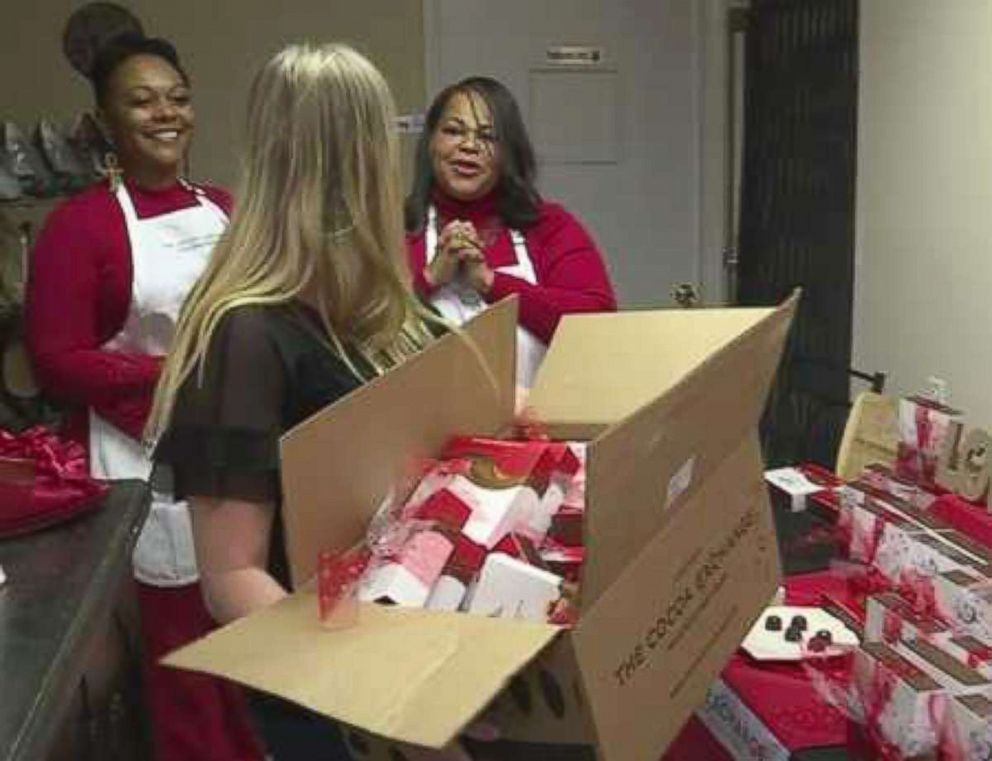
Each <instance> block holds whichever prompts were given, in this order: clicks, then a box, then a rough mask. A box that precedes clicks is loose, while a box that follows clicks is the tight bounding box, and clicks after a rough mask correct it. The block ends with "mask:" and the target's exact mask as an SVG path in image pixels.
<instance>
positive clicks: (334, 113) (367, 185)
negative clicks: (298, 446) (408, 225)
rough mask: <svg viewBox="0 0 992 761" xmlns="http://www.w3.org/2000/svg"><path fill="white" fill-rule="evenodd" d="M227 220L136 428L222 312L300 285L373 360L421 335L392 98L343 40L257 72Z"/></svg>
mask: <svg viewBox="0 0 992 761" xmlns="http://www.w3.org/2000/svg"><path fill="white" fill-rule="evenodd" d="M248 115H249V119H248V142H247V151H246V157H245V163H244V168H243V173H242V178H241V183H240V187H239V192H238V205H237V208H236V209H235V212H234V214H233V217H232V219H231V225H230V227H229V228H228V230H227V231H226V232H225V234H224V235H223V237H222V238H221V240H220V241H219V242H218V244H217V246H216V248H215V249H214V251H213V254H212V255H211V258H210V261H209V263H208V265H207V267H206V270H205V271H204V273H203V276H202V277H201V278H200V280H199V281H198V283H197V284H196V286H195V287H194V288H193V290H192V291H191V292H190V294H189V296H188V298H187V300H186V303H185V304H184V305H183V309H182V313H181V315H180V317H179V322H178V325H177V328H176V336H175V339H174V343H173V347H172V351H171V353H170V354H169V357H168V358H167V360H166V362H165V366H164V368H163V370H162V376H161V378H160V380H159V384H158V388H157V391H156V394H155V401H154V404H153V406H152V411H151V415H150V417H149V422H148V427H147V430H146V433H147V435H148V438H150V439H152V440H154V439H155V438H157V437H158V436H159V435H160V434H161V432H162V431H163V430H164V428H165V427H166V426H167V424H168V421H169V418H170V416H171V413H172V408H173V405H174V402H175V398H176V393H177V391H178V389H179V387H180V386H181V385H182V384H183V383H184V382H185V381H186V379H187V378H189V377H190V375H191V374H192V373H193V372H194V371H195V370H197V369H199V372H200V373H202V369H203V362H204V360H205V357H206V353H207V348H208V346H209V345H210V340H211V337H212V336H213V334H214V332H215V330H216V329H217V326H218V324H219V323H220V321H221V320H222V318H223V317H224V315H226V314H227V313H228V312H229V311H231V310H232V309H234V308H236V307H239V306H243V305H246V304H280V303H286V302H290V301H292V300H293V299H297V298H300V297H304V296H305V297H306V298H307V300H308V301H309V302H311V303H313V304H315V305H316V306H317V309H318V312H319V314H320V317H321V321H322V323H323V327H324V329H325V330H326V333H327V340H328V343H329V344H330V346H331V347H332V348H333V349H334V350H335V351H336V352H337V353H338V355H339V356H340V357H341V358H342V359H343V360H344V361H345V362H347V363H348V364H349V366H350V367H351V369H352V371H353V372H355V373H356V374H358V370H357V369H356V368H355V366H354V365H353V364H352V362H351V359H350V358H349V352H348V351H346V350H345V346H346V345H347V346H348V347H349V349H350V350H351V351H354V352H355V353H357V354H358V355H359V356H361V357H362V358H363V359H364V360H365V361H366V362H367V363H368V364H369V365H370V366H371V367H372V368H374V369H375V370H376V371H377V372H382V371H384V370H385V369H388V368H389V367H391V366H393V365H395V364H396V363H398V362H400V361H402V360H403V359H404V358H406V357H408V356H410V355H411V354H414V353H415V352H417V351H418V350H420V349H421V348H423V346H424V345H425V344H426V343H427V342H428V341H429V340H430V333H429V331H428V330H427V328H426V324H425V323H426V322H430V321H431V320H432V319H434V318H433V316H432V314H431V312H430V311H429V310H427V309H425V308H424V307H423V306H422V305H421V304H420V303H419V302H418V301H417V300H416V298H415V297H414V296H413V293H412V290H411V285H410V276H409V271H408V268H407V265H406V252H405V241H404V237H403V214H402V195H401V185H400V182H401V181H400V170H399V146H398V138H397V135H396V128H395V122H396V108H395V106H394V104H393V98H392V95H391V94H390V91H389V88H388V86H387V85H386V82H385V80H384V79H383V77H382V75H381V74H380V73H379V71H378V70H377V69H376V68H375V67H374V66H373V65H372V64H371V63H370V62H369V61H368V60H366V59H365V58H364V57H362V56H361V55H359V54H358V53H356V52H355V51H354V50H352V49H351V48H349V47H347V46H345V45H340V44H331V45H323V46H319V47H318V46H312V45H292V46H290V47H287V48H286V49H284V50H283V51H282V52H280V53H278V54H277V55H276V56H275V57H274V58H273V59H272V60H270V61H269V62H268V63H267V64H266V65H265V66H264V67H263V68H262V70H261V71H260V72H259V73H258V75H257V76H256V78H255V82H254V84H253V85H252V89H251V95H250V98H249V106H248Z"/></svg>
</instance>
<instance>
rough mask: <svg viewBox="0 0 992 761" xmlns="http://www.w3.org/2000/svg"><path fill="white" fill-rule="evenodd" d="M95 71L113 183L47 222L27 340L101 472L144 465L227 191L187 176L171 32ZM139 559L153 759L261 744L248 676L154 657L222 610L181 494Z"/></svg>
mask: <svg viewBox="0 0 992 761" xmlns="http://www.w3.org/2000/svg"><path fill="white" fill-rule="evenodd" d="M91 79H92V82H93V88H94V91H95V95H96V102H97V107H98V113H99V116H100V119H101V121H102V123H103V125H104V126H105V128H106V130H107V133H108V137H109V140H110V142H111V144H112V146H113V155H115V156H116V165H115V166H114V169H113V171H111V172H110V178H109V181H108V182H106V183H100V184H98V185H95V186H93V187H91V188H89V189H88V190H85V191H83V192H82V193H80V194H79V195H77V196H75V197H73V198H71V199H69V200H68V201H66V202H65V203H63V204H62V205H61V206H59V207H58V208H57V209H55V210H54V211H53V212H52V214H51V215H50V216H49V218H48V220H47V221H46V223H45V227H44V229H43V231H42V233H41V235H40V237H39V239H38V242H37V245H36V246H35V249H34V251H33V254H32V259H31V267H30V275H29V279H28V287H27V295H26V305H25V311H26V334H27V335H26V339H27V345H28V350H29V352H30V354H31V358H32V362H33V365H34V369H35V374H36V376H37V379H38V381H39V382H40V385H41V386H42V388H44V389H45V391H46V392H47V393H48V394H50V395H51V396H53V397H56V398H58V399H60V400H61V401H62V402H64V403H65V404H66V405H68V406H69V408H70V414H69V419H68V421H67V431H66V434H67V435H68V436H70V437H72V438H74V439H76V440H78V441H80V442H82V443H84V444H85V445H86V446H87V448H88V450H89V454H90V469H91V471H92V473H93V474H94V475H95V476H97V477H100V478H107V479H123V478H140V479H146V478H147V477H148V475H149V472H150V468H151V465H150V460H149V458H148V456H147V454H146V451H145V449H144V447H143V446H142V443H141V437H142V430H143V428H144V426H145V418H146V417H147V415H148V411H149V407H150V404H151V400H152V395H153V392H154V389H155V384H156V382H157V380H158V375H159V370H160V368H161V364H162V359H163V356H164V354H165V353H166V351H167V350H168V348H169V344H170V342H171V339H172V333H173V329H174V323H175V320H176V317H177V315H178V311H179V307H180V305H181V304H182V302H183V299H185V297H186V294H187V292H188V291H189V289H190V288H191V287H192V285H193V283H194V282H195V281H196V279H197V278H198V277H199V275H200V273H201V271H202V270H203V267H204V266H205V264H206V261H207V258H208V256H209V255H210V251H211V250H212V249H213V245H214V243H215V242H216V240H217V239H218V238H219V237H220V235H221V234H222V233H223V231H224V229H225V228H226V227H227V218H228V215H229V213H230V210H231V198H230V196H229V195H228V194H227V193H226V192H225V191H223V190H221V189H219V188H214V187H210V186H199V185H193V184H192V183H190V182H187V181H186V180H184V179H182V178H181V177H180V170H181V167H182V165H183V163H184V161H185V158H186V153H187V150H188V148H189V144H190V140H191V138H192V135H193V108H192V105H191V102H190V87H189V78H188V77H187V75H186V73H185V72H184V71H183V69H182V66H181V65H180V62H179V58H178V56H177V54H176V51H175V49H174V48H173V47H172V45H171V44H169V43H168V42H166V41H164V40H160V39H148V38H144V37H136V36H125V37H119V38H116V39H115V40H113V41H111V42H110V43H109V44H108V45H107V46H106V47H105V48H103V49H102V50H101V51H100V52H99V54H98V55H97V57H96V59H95V62H94V65H93V69H92V71H91ZM133 561H134V574H135V577H136V578H137V581H138V584H137V586H138V601H139V605H140V611H141V623H142V632H143V636H144V644H145V647H144V654H145V657H146V662H145V664H144V666H145V674H144V684H145V687H146V696H147V701H148V708H149V712H150V714H151V724H152V730H153V739H154V741H155V751H156V755H155V757H156V759H158V761H173V760H175V761H180V760H181V761H196V760H197V759H203V760H204V761H206V759H224V760H227V759H230V760H231V761H234V760H238V761H241V760H244V761H248V760H251V761H255V759H258V758H260V753H259V752H258V749H257V748H258V746H257V742H256V740H255V738H254V733H253V731H252V729H251V726H250V725H249V723H248V720H247V710H246V707H245V706H244V704H243V698H242V697H241V693H240V691H238V690H237V689H236V688H234V687H233V686H231V685H228V684H226V683H223V682H220V681H219V680H213V679H211V678H208V677H203V676H198V675H191V674H185V673H182V672H179V671H174V670H171V669H166V668H164V667H162V666H160V665H158V664H157V660H158V659H159V658H160V657H161V656H162V655H164V654H165V653H167V652H169V651H171V650H173V649H175V648H176V647H178V646H180V645H183V644H185V643H187V642H189V641H191V640H193V639H195V638H197V637H199V636H201V635H203V634H205V633H206V632H207V631H209V630H210V628H211V627H212V625H213V624H212V621H211V620H210V618H209V616H208V615H207V613H206V610H205V609H204V607H203V603H202V600H201V596H200V591H199V585H198V581H197V569H196V561H195V557H194V554H193V543H192V534H191V530H190V518H189V513H188V510H187V507H186V504H185V503H183V502H176V501H174V500H173V499H172V498H171V497H170V496H169V495H167V494H161V493H157V492H156V493H153V496H152V504H151V511H150V514H149V517H148V519H147V521H146V523H145V526H144V528H143V529H142V532H141V535H140V537H139V538H138V542H137V545H136V547H135V552H134V557H133Z"/></svg>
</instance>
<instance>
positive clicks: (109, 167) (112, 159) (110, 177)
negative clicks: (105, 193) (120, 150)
mask: <svg viewBox="0 0 992 761" xmlns="http://www.w3.org/2000/svg"><path fill="white" fill-rule="evenodd" d="M103 167H104V169H103V170H104V172H105V173H106V175H107V182H108V184H109V185H110V192H111V193H116V192H117V191H118V189H119V188H120V186H121V182H122V180H123V179H124V170H123V169H121V165H120V163H119V162H118V161H117V154H116V153H114V151H113V150H109V151H107V152H106V153H105V154H104V155H103Z"/></svg>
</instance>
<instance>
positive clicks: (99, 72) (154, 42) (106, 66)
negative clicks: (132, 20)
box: [90, 33, 189, 107]
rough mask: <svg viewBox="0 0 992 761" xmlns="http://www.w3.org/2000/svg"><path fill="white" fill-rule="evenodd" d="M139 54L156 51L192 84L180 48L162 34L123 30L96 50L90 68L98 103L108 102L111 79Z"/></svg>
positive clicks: (101, 104)
mask: <svg viewBox="0 0 992 761" xmlns="http://www.w3.org/2000/svg"><path fill="white" fill-rule="evenodd" d="M136 55H152V56H156V57H158V58H161V59H162V60H164V61H165V62H166V63H168V64H169V65H170V66H171V67H172V68H173V69H175V70H176V71H177V72H178V73H179V76H180V77H182V80H183V82H184V83H186V84H187V85H188V84H189V76H188V75H187V74H186V70H185V69H183V66H182V64H181V63H180V62H179V54H178V53H177V52H176V48H175V47H174V46H173V45H172V43H171V42H169V41H168V40H164V39H162V38H161V37H144V36H142V35H138V34H131V33H127V34H122V35H119V36H117V37H114V38H113V39H111V40H110V41H109V42H107V43H106V44H105V45H104V46H103V47H101V48H100V51H99V52H98V53H97V54H96V58H95V59H94V61H93V68H92V69H91V70H90V82H92V83H93V96H94V97H95V98H96V103H97V105H98V106H101V107H103V106H105V105H106V100H107V94H108V91H109V89H110V80H111V77H113V75H114V72H115V71H117V68H118V67H119V66H120V65H121V64H123V63H124V62H125V61H127V60H128V59H130V58H133V57H134V56H136Z"/></svg>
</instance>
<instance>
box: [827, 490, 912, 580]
mask: <svg viewBox="0 0 992 761" xmlns="http://www.w3.org/2000/svg"><path fill="white" fill-rule="evenodd" d="M841 506H842V507H841V512H840V516H839V519H838V527H839V528H840V530H841V532H842V534H843V535H844V536H845V541H846V544H847V552H848V557H849V558H850V559H851V560H854V561H857V562H860V563H864V564H865V565H869V566H872V567H874V568H876V569H877V570H878V571H879V572H880V573H881V574H882V575H883V576H884V577H885V578H886V579H888V580H889V581H891V582H893V583H895V582H898V581H899V578H900V576H901V574H902V572H903V570H904V569H905V568H907V567H909V566H910V561H911V553H912V552H913V544H912V538H913V536H915V535H919V534H921V533H922V528H921V527H920V526H919V524H916V523H914V522H912V521H911V520H909V519H908V518H907V517H905V516H904V515H901V514H899V513H896V512H894V511H892V510H890V509H888V507H887V506H886V505H884V504H883V503H881V502H878V501H877V500H874V499H871V498H869V499H866V500H864V501H862V502H856V501H849V500H846V499H845V500H842V503H841Z"/></svg>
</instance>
